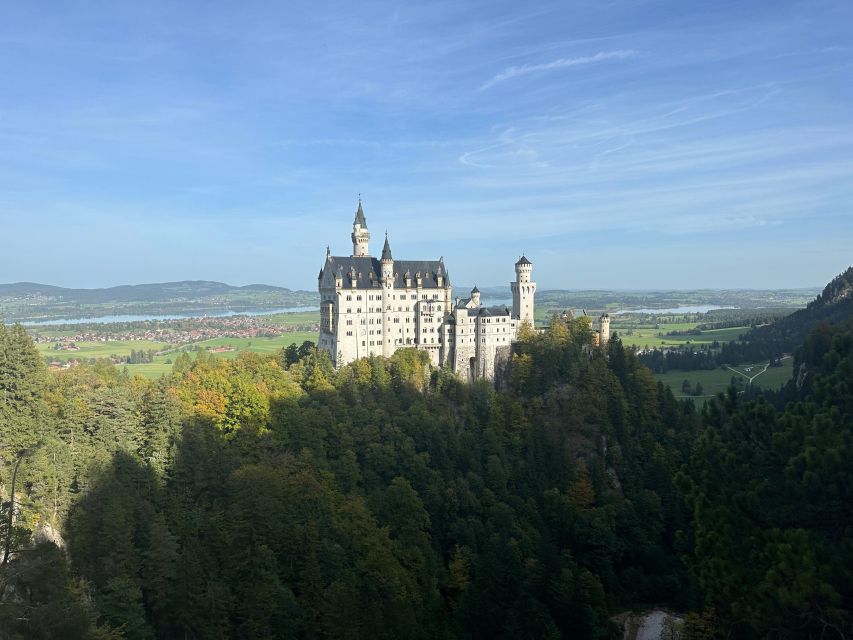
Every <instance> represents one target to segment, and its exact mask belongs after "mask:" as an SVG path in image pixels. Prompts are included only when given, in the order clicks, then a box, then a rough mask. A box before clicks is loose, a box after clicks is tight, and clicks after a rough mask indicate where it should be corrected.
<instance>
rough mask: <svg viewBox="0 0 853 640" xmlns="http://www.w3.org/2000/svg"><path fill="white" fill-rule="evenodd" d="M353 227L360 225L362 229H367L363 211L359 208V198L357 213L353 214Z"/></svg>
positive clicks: (359, 200)
mask: <svg viewBox="0 0 853 640" xmlns="http://www.w3.org/2000/svg"><path fill="white" fill-rule="evenodd" d="M352 223H353V225H356V224H358V225H361V228H362V229H367V219H366V218H365V217H364V209H362V208H361V198H359V199H358V211H356V212H355V220H353V222H352Z"/></svg>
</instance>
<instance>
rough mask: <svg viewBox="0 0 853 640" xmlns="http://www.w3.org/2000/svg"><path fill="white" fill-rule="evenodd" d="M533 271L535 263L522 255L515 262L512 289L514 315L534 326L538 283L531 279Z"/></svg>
mask: <svg viewBox="0 0 853 640" xmlns="http://www.w3.org/2000/svg"><path fill="white" fill-rule="evenodd" d="M532 273H533V263H532V262H530V260H528V259H527V258H526V257H525V256H521V257H520V258H519V259H518V262H516V263H515V282H510V283H509V286H510V288H511V289H512V317H513V318H517V319H518V320H521V321H522V322H524V321H527V322H529V323H530V326H531V327H532V326H533V298H534V296H535V294H536V283H535V282H533V281H532V280H531V279H530V276H531V274H532Z"/></svg>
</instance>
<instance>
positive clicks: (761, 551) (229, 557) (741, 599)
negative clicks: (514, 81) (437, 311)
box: [0, 317, 853, 639]
mask: <svg viewBox="0 0 853 640" xmlns="http://www.w3.org/2000/svg"><path fill="white" fill-rule="evenodd" d="M592 344H593V341H592V335H591V331H590V326H589V323H588V322H586V321H585V319H584V318H578V319H574V320H571V321H569V322H567V323H564V322H552V323H551V326H550V327H549V328H548V329H547V330H546V331H545V332H542V333H534V332H532V331H527V332H526V333H525V334H524V335H523V336H522V339H521V340H520V342H519V343H518V344H517V348H516V349H515V352H514V354H513V356H512V359H511V361H510V364H509V367H508V370H507V371H506V373H505V375H504V376H502V377H501V380H500V383H499V384H498V385H497V387H495V386H492V385H490V384H487V383H474V384H467V383H463V382H461V381H460V380H458V379H457V378H456V377H455V376H454V375H453V374H452V373H451V372H449V371H446V370H443V369H438V370H435V369H431V368H430V366H429V364H428V361H427V359H426V357H425V355H424V354H423V353H421V352H418V351H415V350H401V351H398V352H397V353H395V354H394V356H393V357H391V358H389V359H383V358H371V359H362V360H358V361H356V362H354V363H352V364H350V365H348V366H345V367H342V368H341V369H340V370H337V371H336V370H334V369H333V367H332V366H331V363H330V362H329V360H328V359H327V358H326V357H325V356H324V355H323V354H322V353H320V352H317V351H315V350H314V349H311V348H310V347H309V346H308V345H303V347H302V348H301V349H299V350H297V349H295V348H294V349H290V350H289V351H281V352H279V353H278V354H275V355H270V356H263V355H259V354H254V353H243V354H241V355H240V356H239V357H238V358H236V359H234V360H224V359H216V358H214V357H211V356H210V355H209V354H207V353H206V352H204V351H199V352H198V353H197V354H196V355H195V357H193V358H191V357H190V356H189V355H188V354H186V353H184V354H182V355H181V356H180V357H179V358H177V360H176V362H175V364H174V367H173V370H172V373H171V374H170V375H168V376H164V377H163V378H162V379H160V380H159V381H150V380H146V379H143V378H141V377H130V376H129V375H128V374H127V373H126V371H125V370H123V369H122V368H119V367H116V366H115V365H113V364H111V363H110V362H108V361H98V362H97V363H95V364H94V365H84V366H80V367H75V368H73V369H69V370H66V371H62V372H56V373H54V372H48V371H46V369H45V365H44V363H43V361H42V359H41V358H40V357H39V355H38V352H37V351H36V349H35V346H34V345H33V343H32V341H31V339H30V338H29V337H28V336H27V335H26V332H25V331H24V330H23V328H22V327H20V326H18V325H15V326H12V327H8V328H0V395H2V401H0V425H2V426H0V429H2V431H0V433H2V440H1V441H0V494H2V499H3V505H2V511H0V516H2V518H0V519H2V528H0V541H2V544H3V550H2V554H3V555H2V560H0V637H2V638H12V639H18V638H21V639H24V638H27V639H29V638H63V639H75V638H96V639H115V638H128V639H153V638H223V639H224V638H389V639H390V638H413V639H417V638H471V639H479V638H550V639H556V638H611V637H619V636H618V630H617V629H616V626H615V624H614V623H613V622H612V620H611V617H612V616H613V614H614V613H616V612H619V611H624V610H630V609H642V608H644V607H648V606H652V605H654V606H665V607H668V608H669V609H671V610H673V611H678V612H681V613H683V614H684V620H685V622H684V625H683V627H682V628H681V629H680V630H679V632H678V633H679V634H680V635H679V637H681V638H684V639H700V638H703V639H704V638H736V639H737V638H760V637H767V638H844V637H850V635H851V634H853V616H851V606H853V515H851V514H853V512H851V511H850V509H849V504H850V503H851V498H853V496H851V491H853V467H851V465H850V463H849V461H850V460H851V459H853V323H852V322H851V321H850V319H849V317H848V318H847V319H844V320H842V321H840V322H837V323H835V324H821V325H820V326H818V327H817V328H816V329H815V330H814V331H813V332H812V333H811V334H810V335H809V336H808V337H807V338H806V339H805V342H804V343H803V345H802V347H801V348H800V349H799V350H798V351H797V356H796V365H795V369H794V370H795V373H796V377H795V379H794V380H792V381H791V382H790V383H789V384H788V386H787V387H785V389H783V390H782V391H781V392H778V393H773V392H766V393H763V394H758V395H757V397H756V394H752V396H751V397H750V398H749V399H748V400H747V399H746V398H745V397H739V396H738V394H737V393H736V391H734V390H731V392H730V393H729V394H724V395H720V396H719V397H718V398H716V399H715V400H713V401H710V402H708V403H706V404H705V405H704V406H703V408H702V409H701V410H698V409H697V408H696V407H695V406H694V404H693V403H692V402H691V401H690V400H686V401H678V400H676V399H675V398H674V397H673V395H672V393H671V391H670V390H669V389H668V388H667V387H664V386H663V385H661V384H658V383H655V381H654V378H653V376H652V374H651V372H650V371H649V369H648V368H646V367H645V366H644V365H643V364H641V363H640V362H639V360H638V358H637V357H636V356H635V355H634V353H633V352H632V351H631V350H629V349H626V348H624V347H623V345H622V344H621V342H620V341H619V339H618V337H616V338H614V339H613V340H611V341H610V342H609V343H608V344H607V346H606V348H604V349H600V348H596V347H593V346H592Z"/></svg>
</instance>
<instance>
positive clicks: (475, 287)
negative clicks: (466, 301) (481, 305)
mask: <svg viewBox="0 0 853 640" xmlns="http://www.w3.org/2000/svg"><path fill="white" fill-rule="evenodd" d="M471 293H480V290H479V289H478V288H477V285H476V284H475V285H474V288H473V289H471Z"/></svg>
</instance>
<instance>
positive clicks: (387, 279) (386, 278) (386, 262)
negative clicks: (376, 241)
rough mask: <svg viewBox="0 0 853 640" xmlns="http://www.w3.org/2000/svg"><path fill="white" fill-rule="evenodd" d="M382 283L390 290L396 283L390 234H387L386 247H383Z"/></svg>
mask: <svg viewBox="0 0 853 640" xmlns="http://www.w3.org/2000/svg"><path fill="white" fill-rule="evenodd" d="M381 264H382V283H383V284H384V285H385V288H388V287H389V286H390V285H392V284H393V281H394V258H392V257H391V245H390V244H388V234H387V233H386V234H385V246H384V247H382V260H381Z"/></svg>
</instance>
